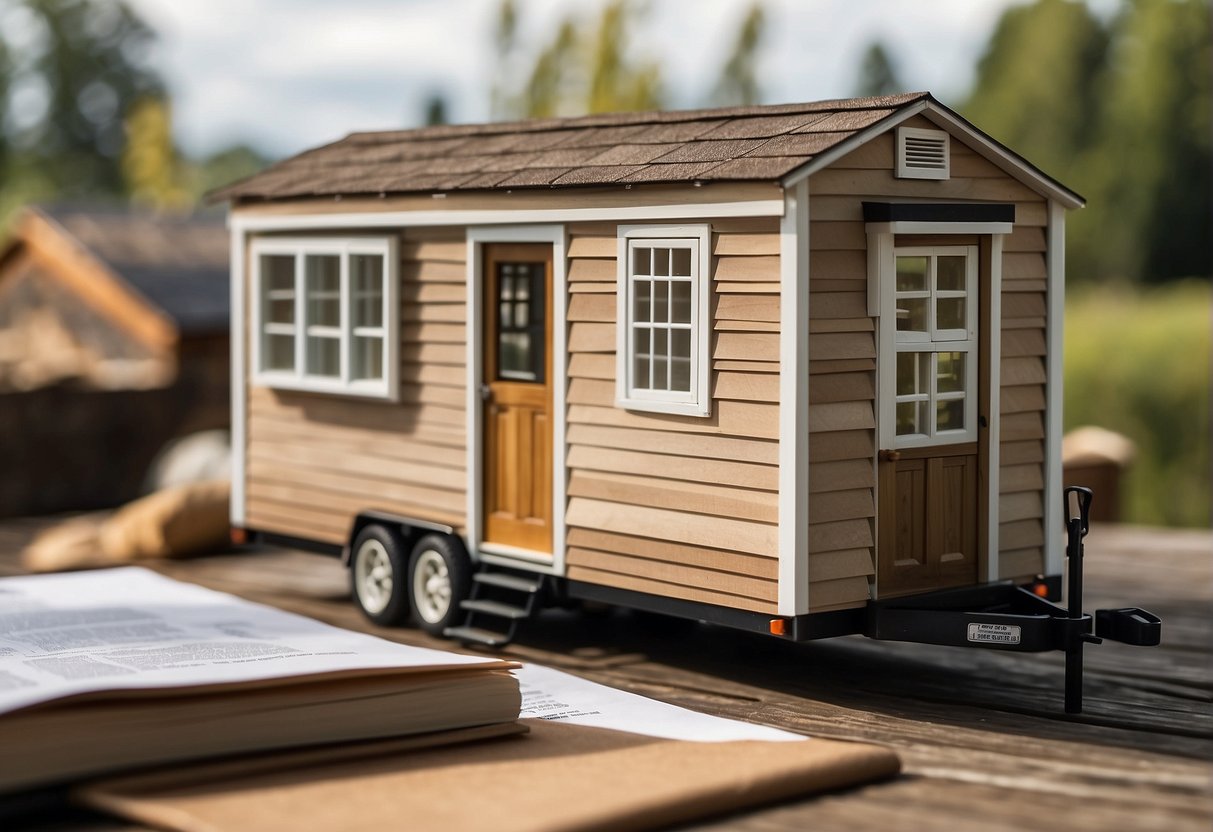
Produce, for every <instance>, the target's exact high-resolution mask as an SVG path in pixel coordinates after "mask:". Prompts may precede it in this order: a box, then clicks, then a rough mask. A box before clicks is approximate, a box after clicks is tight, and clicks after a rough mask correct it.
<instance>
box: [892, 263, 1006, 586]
mask: <svg viewBox="0 0 1213 832" xmlns="http://www.w3.org/2000/svg"><path fill="white" fill-rule="evenodd" d="M978 252H979V248H978V246H976V245H955V244H953V245H929V246H906V247H901V246H899V247H898V248H897V249H896V251H895V255H896V277H895V280H896V284H895V286H894V287H892V291H893V293H894V298H895V302H894V312H895V326H894V327H891V328H890V329H883V328H882V331H881V337H882V338H891V339H892V341H893V344H894V354H893V356H892V357H893V360H894V363H893V366H891V367H887V368H884V370H883V371H884V372H888V373H889V374H890V375H891V376H892V378H891V383H888V382H886V381H885V380H883V379H882V382H881V391H880V395H881V396H882V397H884V398H885V401H883V402H882V404H883V405H884V406H883V407H882V413H884V414H886V418H890V419H891V420H892V422H893V430H892V431H891V434H892V438H891V439H889V440H886V441H885V442H884V443H882V444H883V445H885V447H883V448H882V450H881V451H880V454H879V458H878V462H877V481H878V488H879V517H878V521H877V522H878V524H879V526H878V539H879V545H878V553H877V561H878V566H877V580H878V590H879V595H880V597H881V598H889V597H893V596H897V595H907V594H910V593H915V592H926V591H930V590H934V589H942V588H946V587H953V586H965V585H971V584H975V583H976V582H977V578H978V574H979V568H978V565H979V561H980V559H981V557H982V555H983V554H984V551H983V546H982V535H983V533H984V528H985V523H986V518H985V510H984V501H983V500H982V499H981V496H982V493H983V485H982V480H983V479H984V466H983V465H982V464H981V460H982V459H983V458H984V455H985V454H986V452H987V450H986V449H987V445H986V443H987V442H988V431H987V430H986V429H985V424H986V420H987V418H988V414H987V410H988V402H989V392H988V390H987V387H988V382H987V379H988V372H987V368H986V366H985V364H986V362H985V360H984V359H985V357H986V355H987V350H986V349H985V345H986V344H987V340H988V339H987V337H985V335H986V330H987V329H988V306H987V299H986V298H984V297H982V293H981V291H980V289H979V287H980V286H981V285H982V280H981V279H979V273H978V272H979V262H978V261H979V253H978ZM983 270H984V269H983Z"/></svg>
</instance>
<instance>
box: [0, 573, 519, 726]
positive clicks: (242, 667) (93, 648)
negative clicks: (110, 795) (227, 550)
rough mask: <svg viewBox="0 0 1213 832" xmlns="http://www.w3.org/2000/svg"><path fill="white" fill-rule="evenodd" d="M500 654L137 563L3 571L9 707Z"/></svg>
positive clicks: (2, 674)
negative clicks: (368, 630) (431, 641)
mask: <svg viewBox="0 0 1213 832" xmlns="http://www.w3.org/2000/svg"><path fill="white" fill-rule="evenodd" d="M492 661H497V660H496V659H492V658H485V657H479V656H465V655H460V654H457V653H447V652H444V651H440V650H427V649H425V648H421V647H410V646H407V645H403V644H396V643H394V642H390V641H385V640H383V639H380V638H375V637H374V636H369V635H364V634H362V633H354V632H350V631H348V630H341V629H338V628H336V627H330V626H329V625H327V624H322V623H320V622H319V621H314V620H312V619H310V618H304V617H303V616H299V615H294V614H292V613H288V612H283V611H281V610H277V609H274V608H272V607H267V606H263V605H261V604H254V603H251V602H249V601H244V600H241V599H239V598H236V597H234V596H231V595H227V594H225V593H222V592H214V591H212V590H209V589H204V588H202V587H199V586H195V585H193V584H186V583H181V582H179V581H174V580H172V579H170V578H165V577H163V576H161V575H158V574H156V573H155V572H151V571H149V570H146V569H141V568H137V567H127V568H123V569H110V570H104V571H98V572H82V573H74V574H64V575H31V576H22V577H15V578H4V579H2V580H0V713H4V712H6V711H12V710H15V709H18V708H22V707H25V706H28V705H32V704H35V703H38V702H44V701H48V700H51V699H58V698H60V697H64V696H71V695H75V694H80V693H87V692H91V691H99V690H115V689H135V688H139V689H143V688H171V687H183V686H192V685H199V684H216V683H221V682H245V681H250V680H257V679H273V678H279V677H283V676H294V675H303V674H313V673H331V672H335V671H342V670H351V669H365V668H383V667H420V666H439V667H450V666H454V665H469V664H477V663H484V662H492Z"/></svg>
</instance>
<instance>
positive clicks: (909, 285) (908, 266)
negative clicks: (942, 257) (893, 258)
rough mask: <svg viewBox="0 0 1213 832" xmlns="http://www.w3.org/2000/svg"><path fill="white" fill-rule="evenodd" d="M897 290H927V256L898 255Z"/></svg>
mask: <svg viewBox="0 0 1213 832" xmlns="http://www.w3.org/2000/svg"><path fill="white" fill-rule="evenodd" d="M897 291H899V292H925V291H927V258H926V257H898V258H897Z"/></svg>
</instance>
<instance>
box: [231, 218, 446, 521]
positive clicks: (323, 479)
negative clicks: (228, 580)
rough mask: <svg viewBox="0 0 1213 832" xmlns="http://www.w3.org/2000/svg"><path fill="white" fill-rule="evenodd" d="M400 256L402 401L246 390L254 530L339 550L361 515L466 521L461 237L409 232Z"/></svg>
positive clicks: (249, 511) (248, 483)
mask: <svg viewBox="0 0 1213 832" xmlns="http://www.w3.org/2000/svg"><path fill="white" fill-rule="evenodd" d="M400 251H401V269H400V278H401V284H400V400H399V401H398V402H394V403H388V402H375V401H368V400H365V399H359V398H347V397H342V396H332V395H322V394H312V393H297V392H290V391H283V390H268V389H264V388H256V387H254V388H251V389H250V390H249V396H248V450H247V456H246V462H247V473H246V489H247V492H246V493H247V518H248V520H247V522H248V524H249V526H251V527H252V528H256V529H260V530H264V531H273V532H279V533H282V534H290V535H296V536H300V537H309V538H315V539H317V540H323V541H326V542H331V543H342V542H344V541H345V539H346V535H347V534H348V533H349V528H350V524H351V522H352V520H353V517H354V516H355V515H356V514H357V513H358V512H359V511H363V510H366V509H380V510H383V511H393V512H399V513H401V514H405V515H408V516H412V517H418V518H422V519H427V520H433V521H437V522H443V523H450V524H452V525H455V526H462V525H463V524H464V517H465V512H466V506H465V500H466V497H465V495H466V487H467V486H466V463H465V443H466V437H465V432H464V431H465V428H464V415H465V410H466V403H465V402H466V399H465V393H464V391H465V389H466V380H465V375H464V367H465V350H466V346H465V344H466V339H467V331H466V329H467V328H466V311H465V310H466V306H465V300H466V298H465V295H466V289H465V285H464V284H465V280H466V270H465V264H464V261H465V257H466V254H465V252H466V244H465V242H464V234H463V231H462V229H449V230H442V231H411V230H410V231H408V232H407V233H406V234H405V235H404V236H403V237H402V240H401V246H400Z"/></svg>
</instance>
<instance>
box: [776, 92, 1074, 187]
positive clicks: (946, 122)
mask: <svg viewBox="0 0 1213 832" xmlns="http://www.w3.org/2000/svg"><path fill="white" fill-rule="evenodd" d="M919 113H922V114H923V116H925V117H926V118H928V119H929V120H930V121H932V122H933V123H935V124H937V125H939V126H940V127H942V128H943V129H945V130H946V131H947V132H948V133H950V134H951V135H953V136H955V137H956V138H958V139H960V140H961V141H963V142H964V143H965V144H966V145H968V146H969V147H971V148H973V150H975V151H976V152H977V153H978V154H979V155H981V156H983V157H984V158H986V159H987V160H989V161H990V162H992V163H994V164H995V165H997V166H998V167H999V168H1001V169H1002V170H1003V171H1006V173H1007V174H1009V175H1010V176H1012V177H1013V178H1015V179H1017V180H1019V181H1020V182H1022V183H1024V184H1025V185H1027V186H1028V187H1029V188H1032V189H1033V190H1035V191H1037V192H1038V193H1040V194H1042V195H1043V196H1046V197H1048V198H1049V199H1050V200H1056V201H1057V202H1059V203H1061V204H1062V205H1063V206H1065V207H1066V208H1081V207H1082V206H1083V204H1084V203H1083V201H1082V199H1081V198H1079V197H1078V196H1077V195H1076V194H1074V193H1072V192H1071V191H1068V190H1066V189H1065V188H1062V187H1059V186H1058V185H1057V183H1055V182H1053V181H1052V180H1051V179H1049V178H1048V177H1046V176H1045V175H1043V174H1042V173H1040V172H1039V171H1037V170H1036V169H1035V168H1033V167H1031V166H1030V165H1027V164H1025V163H1024V162H1023V160H1022V159H1020V158H1019V157H1017V156H1015V155H1014V154H1013V153H1011V152H1010V151H1008V150H1007V149H1006V148H1004V147H1003V146H1002V145H1000V144H998V143H997V142H995V141H994V140H992V139H991V138H989V137H988V136H986V135H985V134H984V133H982V132H980V131H979V130H976V129H975V128H973V127H972V126H971V125H969V124H968V123H967V122H965V121H964V120H962V119H961V118H959V117H958V116H957V115H956V114H954V113H952V112H950V111H948V110H947V109H946V108H944V107H940V106H939V105H937V104H935V103H934V102H933V101H930V100H927V99H924V100H922V101H919V102H917V103H915V104H911V105H910V106H908V107H906V108H905V109H903V110H898V111H897V112H896V113H894V114H893V115H891V116H889V117H888V118H886V119H883V120H881V121H878V122H876V123H875V124H873V125H872V126H871V127H868V128H867V129H866V130H861V131H860V132H858V133H856V134H855V135H854V136H851V138H849V139H847V140H846V141H844V142H842V143H841V144H838V145H835V146H834V147H833V148H831V149H830V150H828V151H827V152H825V153H823V154H821V155H820V156H817V157H814V159H813V160H812V161H811V162H808V163H806V164H805V165H803V166H802V167H799V168H797V169H796V170H794V171H792V172H791V173H788V174H787V175H785V176H784V177H783V185H784V187H785V188H788V187H791V186H792V185H794V184H795V183H797V182H799V181H800V180H801V179H804V178H806V177H809V176H812V175H813V174H814V173H816V172H817V171H819V170H822V169H823V168H826V167H829V166H830V165H832V164H834V162H836V161H838V160H839V159H841V158H842V157H843V156H845V155H847V154H848V153H850V152H851V151H852V150H855V149H856V148H857V147H859V146H861V145H863V144H866V143H867V142H870V141H871V140H872V139H874V138H876V137H877V136H879V135H880V134H881V133H884V132H886V131H888V130H891V129H893V128H894V127H896V126H897V125H899V124H901V123H902V122H903V121H906V120H907V119H909V118H912V117H913V116H916V115H918V114H919Z"/></svg>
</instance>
